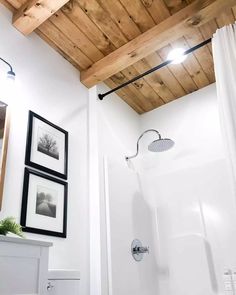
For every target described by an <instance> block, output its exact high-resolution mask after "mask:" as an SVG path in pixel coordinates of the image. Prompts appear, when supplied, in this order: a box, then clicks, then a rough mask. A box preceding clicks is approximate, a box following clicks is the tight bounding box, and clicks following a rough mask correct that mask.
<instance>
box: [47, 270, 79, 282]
mask: <svg viewBox="0 0 236 295" xmlns="http://www.w3.org/2000/svg"><path fill="white" fill-rule="evenodd" d="M48 279H49V280H80V272H79V271H78V270H75V269H49V271H48Z"/></svg>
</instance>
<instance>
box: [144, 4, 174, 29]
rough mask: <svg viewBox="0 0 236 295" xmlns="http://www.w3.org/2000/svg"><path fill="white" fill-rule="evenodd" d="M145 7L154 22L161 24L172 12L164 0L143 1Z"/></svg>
mask: <svg viewBox="0 0 236 295" xmlns="http://www.w3.org/2000/svg"><path fill="white" fill-rule="evenodd" d="M141 1H142V3H143V6H144V7H145V8H146V9H147V11H148V12H149V14H150V15H151V16H152V18H153V20H154V22H155V23H156V24H159V23H160V22H162V21H163V20H165V19H166V18H168V17H169V16H170V12H169V10H168V8H167V7H166V5H165V3H164V1H163V0H141Z"/></svg>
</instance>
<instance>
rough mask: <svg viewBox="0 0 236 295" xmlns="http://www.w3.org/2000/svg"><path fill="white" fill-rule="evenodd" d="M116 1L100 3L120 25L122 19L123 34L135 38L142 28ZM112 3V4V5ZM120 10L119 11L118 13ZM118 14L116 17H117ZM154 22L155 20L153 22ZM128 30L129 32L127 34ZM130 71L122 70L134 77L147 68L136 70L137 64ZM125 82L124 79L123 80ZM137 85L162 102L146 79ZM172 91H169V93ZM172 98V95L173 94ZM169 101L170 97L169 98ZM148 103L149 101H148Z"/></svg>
mask: <svg viewBox="0 0 236 295" xmlns="http://www.w3.org/2000/svg"><path fill="white" fill-rule="evenodd" d="M114 2H115V1H113V0H112V3H110V2H108V1H106V0H99V3H100V4H101V5H102V6H103V8H104V9H106V10H107V11H108V12H109V14H110V15H111V16H112V15H114V16H113V20H114V21H115V22H116V24H117V25H118V26H119V21H120V29H121V30H122V32H123V34H124V35H126V36H127V38H129V39H134V38H135V37H136V36H137V35H140V34H141V31H140V29H139V28H138V27H137V25H136V24H135V22H134V21H133V20H132V19H131V18H130V16H129V14H128V13H127V11H126V10H125V9H124V7H123V6H122V4H121V3H120V2H119V1H116V5H115V3H114ZM110 4H112V5H111V6H110ZM117 12H118V13H117ZM115 15H116V17H115ZM121 15H122V16H123V19H124V20H126V21H124V22H122V18H120V16H121ZM127 19H129V20H130V21H129V22H128V24H129V28H130V29H129V28H127ZM152 24H153V22H152ZM127 32H129V33H128V34H127ZM128 69H129V70H128V71H126V70H125V71H122V72H121V73H122V74H123V75H124V76H125V77H126V78H127V79H129V80H130V79H132V78H134V77H136V76H137V75H139V74H141V73H143V72H144V71H146V70H147V69H146V68H145V69H144V68H142V67H140V66H139V67H136V70H135V66H134V67H129V68H128ZM123 82H124V81H123ZM135 85H136V86H138V87H139V86H140V85H143V86H142V87H140V91H141V92H142V93H143V94H144V95H145V96H146V97H147V100H148V101H151V102H152V101H153V102H154V103H155V105H157V104H158V105H159V104H160V103H162V102H161V98H160V97H159V95H158V93H157V92H156V91H154V90H153V89H152V87H151V85H149V84H148V83H146V81H145V80H138V81H137V82H136V83H135ZM166 92H167V91H165V96H164V97H165V98H166V100H167V97H166ZM169 92H170V91H168V93H169ZM170 99H171V100H172V99H173V98H172V95H171V98H170ZM168 101H169V99H168ZM147 103H148V102H147Z"/></svg>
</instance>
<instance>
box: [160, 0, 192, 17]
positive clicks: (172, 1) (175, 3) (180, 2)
mask: <svg viewBox="0 0 236 295" xmlns="http://www.w3.org/2000/svg"><path fill="white" fill-rule="evenodd" d="M164 2H165V4H166V6H167V8H168V9H169V11H170V14H174V13H176V12H178V11H180V10H181V9H183V8H184V7H186V6H187V2H186V1H185V0H164Z"/></svg>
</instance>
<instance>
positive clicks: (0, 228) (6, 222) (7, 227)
mask: <svg viewBox="0 0 236 295" xmlns="http://www.w3.org/2000/svg"><path fill="white" fill-rule="evenodd" d="M9 232H11V233H13V234H15V235H17V236H20V237H22V238H23V237H24V235H23V232H22V226H21V225H20V224H18V223H16V222H15V218H14V217H7V218H5V219H3V220H1V221H0V235H4V236H5V235H6V234H7V233H9Z"/></svg>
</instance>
